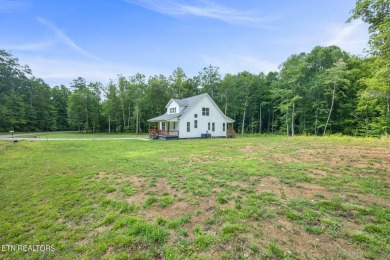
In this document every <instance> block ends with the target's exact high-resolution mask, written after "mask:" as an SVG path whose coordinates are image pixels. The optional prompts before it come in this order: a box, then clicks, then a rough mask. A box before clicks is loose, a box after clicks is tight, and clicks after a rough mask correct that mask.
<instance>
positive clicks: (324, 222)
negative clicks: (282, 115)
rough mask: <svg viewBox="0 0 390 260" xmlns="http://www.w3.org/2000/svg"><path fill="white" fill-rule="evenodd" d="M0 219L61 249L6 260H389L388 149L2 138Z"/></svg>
mask: <svg viewBox="0 0 390 260" xmlns="http://www.w3.org/2000/svg"><path fill="white" fill-rule="evenodd" d="M72 135H74V134H72ZM75 135H77V136H82V137H85V135H78V134H75ZM67 136H69V135H66V134H64V135H62V136H60V137H67ZM53 137H54V136H53ZM72 138H73V136H72ZM0 210H1V214H0V245H52V246H53V247H54V248H55V250H54V251H45V252H41V251H36V252H31V251H27V252H25V251H17V250H16V251H12V250H4V248H3V250H0V258H1V259H10V258H40V259H91V258H104V259H183V258H187V259H203V258H204V259H281V258H287V259H306V258H309V259H313V258H320V259H363V258H372V259H386V258H389V255H390V245H389V244H390V141H389V140H378V139H361V138H352V137H322V138H320V137H294V138H286V137H276V136H262V137H256V136H249V137H248V136H246V137H239V138H236V139H211V140H210V139H209V140H179V141H142V140H110V141H99V142H94V141H77V140H76V141H47V142H46V141H45V142H28V141H20V142H17V143H12V142H8V141H2V142H0Z"/></svg>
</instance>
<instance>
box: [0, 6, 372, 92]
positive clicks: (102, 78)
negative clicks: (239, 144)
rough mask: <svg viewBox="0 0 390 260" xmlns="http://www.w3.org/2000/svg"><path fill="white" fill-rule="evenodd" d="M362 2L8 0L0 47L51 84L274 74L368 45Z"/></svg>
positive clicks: (1, 11)
mask: <svg viewBox="0 0 390 260" xmlns="http://www.w3.org/2000/svg"><path fill="white" fill-rule="evenodd" d="M354 6H355V0H310V1H309V0H278V1H274V0H263V1H259V0H245V1H238V0H224V1H222V0H211V1H206V0H178V1H174V0H0V28H1V30H0V49H5V50H7V51H10V52H11V53H12V54H13V55H14V56H16V57H18V58H19V60H20V63H21V64H27V65H29V66H30V68H31V69H32V71H33V74H34V76H36V77H40V78H42V79H43V80H45V82H47V83H48V84H49V85H51V86H54V85H58V84H64V85H66V86H68V85H69V83H70V82H71V81H72V80H73V79H75V78H77V77H79V76H81V77H84V78H85V79H86V80H87V81H88V82H89V81H99V82H102V83H103V84H106V83H107V82H108V81H109V79H110V78H111V79H115V78H116V76H117V75H118V74H122V75H124V76H131V75H134V74H135V73H137V72H139V73H143V74H145V75H146V76H151V75H158V74H164V75H166V76H168V75H170V74H171V73H172V71H173V70H174V69H176V68H177V67H181V68H182V69H183V70H184V71H185V73H186V74H187V76H188V77H192V76H195V75H197V74H198V72H199V71H201V70H202V68H204V67H206V66H208V65H210V64H211V65H213V66H218V67H219V68H220V73H221V74H222V75H224V74H225V73H238V72H241V71H244V70H246V71H249V72H252V73H256V74H257V73H259V72H264V73H268V72H269V71H275V70H277V69H278V66H279V65H280V64H281V63H282V62H283V61H285V60H286V59H287V58H288V56H290V55H291V54H296V53H300V52H309V51H310V50H311V49H312V48H313V47H314V46H316V45H321V46H328V45H338V46H340V47H341V48H342V49H344V50H346V51H348V52H350V53H352V54H355V55H361V54H363V49H364V48H367V41H368V31H367V25H366V24H364V23H362V22H361V21H354V22H353V23H348V24H346V23H345V21H346V20H347V19H348V17H349V16H350V11H351V10H352V9H353V8H354Z"/></svg>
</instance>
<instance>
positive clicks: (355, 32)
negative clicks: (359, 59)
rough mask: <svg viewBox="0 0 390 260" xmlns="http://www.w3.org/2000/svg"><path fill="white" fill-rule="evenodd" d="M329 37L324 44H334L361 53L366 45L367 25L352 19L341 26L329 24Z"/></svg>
mask: <svg viewBox="0 0 390 260" xmlns="http://www.w3.org/2000/svg"><path fill="white" fill-rule="evenodd" d="M328 34H329V38H328V40H327V41H325V42H324V44H325V45H336V46H339V47H341V48H342V49H344V50H346V51H348V52H351V53H353V54H361V53H362V51H363V49H364V48H366V47H367V42H368V35H367V25H366V24H364V23H363V22H362V21H353V22H352V23H349V24H345V25H343V26H330V27H329V29H328Z"/></svg>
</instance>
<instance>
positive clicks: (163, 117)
mask: <svg viewBox="0 0 390 260" xmlns="http://www.w3.org/2000/svg"><path fill="white" fill-rule="evenodd" d="M180 114H181V113H176V114H167V113H165V114H164V115H161V116H158V117H154V118H151V119H149V120H148V122H160V121H169V120H172V119H177V117H178V116H179V115H180Z"/></svg>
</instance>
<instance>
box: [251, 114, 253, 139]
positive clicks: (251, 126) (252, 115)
mask: <svg viewBox="0 0 390 260" xmlns="http://www.w3.org/2000/svg"><path fill="white" fill-rule="evenodd" d="M251 133H252V134H253V111H252V123H251Z"/></svg>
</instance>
